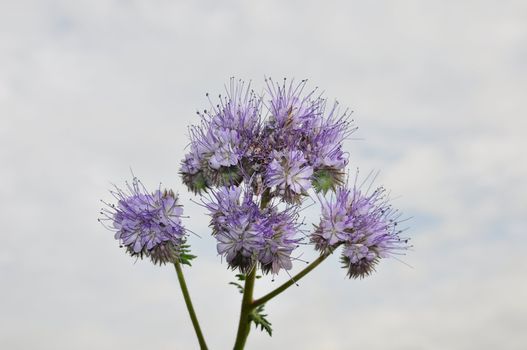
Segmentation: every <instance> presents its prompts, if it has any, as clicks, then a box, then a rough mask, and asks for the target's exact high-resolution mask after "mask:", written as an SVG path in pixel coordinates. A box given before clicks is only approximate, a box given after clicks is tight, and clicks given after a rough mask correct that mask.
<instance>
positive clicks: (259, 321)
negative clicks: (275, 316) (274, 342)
mask: <svg viewBox="0 0 527 350" xmlns="http://www.w3.org/2000/svg"><path fill="white" fill-rule="evenodd" d="M264 305H265V304H262V305H260V306H258V307H257V308H256V309H254V310H253V311H252V312H251V315H250V318H251V320H252V321H253V322H254V324H255V326H256V328H257V329H258V326H260V329H261V330H262V331H264V330H265V331H266V332H267V333H268V334H269V336H272V335H273V329H272V328H271V322H269V321H268V320H267V314H264Z"/></svg>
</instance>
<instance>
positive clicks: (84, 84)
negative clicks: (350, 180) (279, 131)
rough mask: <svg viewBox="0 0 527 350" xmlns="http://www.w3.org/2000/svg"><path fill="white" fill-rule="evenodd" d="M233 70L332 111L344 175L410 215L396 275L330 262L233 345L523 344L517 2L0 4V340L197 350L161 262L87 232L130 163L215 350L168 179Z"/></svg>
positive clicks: (224, 341) (522, 33) (206, 244)
mask: <svg viewBox="0 0 527 350" xmlns="http://www.w3.org/2000/svg"><path fill="white" fill-rule="evenodd" d="M231 76H237V77H240V78H244V79H252V80H253V85H254V87H255V88H256V89H262V88H263V77H264V76H271V77H275V78H276V79H281V78H282V77H294V78H297V79H302V78H309V80H310V82H309V84H310V86H312V87H315V86H320V87H321V88H322V89H324V90H325V92H326V96H327V97H328V98H330V99H333V98H338V100H339V101H340V103H341V104H342V105H344V106H349V107H350V108H351V109H352V110H353V111H354V114H353V115H354V119H355V122H356V125H357V126H359V130H358V132H357V133H355V135H354V139H353V140H351V141H350V142H348V144H347V145H346V147H347V149H348V150H349V152H350V153H351V166H352V167H357V166H359V167H360V168H361V169H362V171H363V172H368V171H370V170H372V169H373V170H381V175H380V176H379V180H378V183H379V184H381V183H382V184H384V185H385V186H386V187H388V188H390V189H391V191H392V194H393V197H394V204H395V205H396V206H397V207H399V208H400V209H401V210H402V211H403V212H404V213H406V214H407V216H411V217H413V219H412V220H411V221H410V230H409V231H408V234H409V235H410V236H411V237H412V239H413V242H412V243H413V245H414V249H413V250H412V251H410V252H408V255H407V256H406V257H404V258H403V261H404V263H401V262H399V261H397V260H394V259H387V260H384V261H382V264H381V265H380V266H379V269H378V273H376V274H375V275H373V276H371V277H369V278H367V279H364V280H351V281H350V280H348V279H346V278H345V271H344V270H342V269H341V268H340V265H339V262H338V259H337V257H332V259H328V261H326V262H325V263H324V264H323V265H322V266H321V267H320V268H319V269H318V270H315V272H313V273H312V274H311V275H309V276H308V277H307V278H306V279H304V280H302V281H301V283H300V287H298V288H291V289H290V290H288V291H287V292H286V293H284V294H283V295H281V296H280V297H279V298H277V299H276V300H274V301H273V302H271V303H270V304H269V305H268V306H267V311H268V313H269V315H270V316H269V318H270V320H271V322H272V323H273V326H274V332H275V333H274V335H273V337H272V338H270V337H268V336H267V334H265V333H261V332H259V331H253V332H252V333H251V336H250V338H249V341H248V348H249V349H269V348H280V349H282V348H284V349H285V348H296V349H375V350H377V349H432V350H433V349H496V348H499V349H524V348H525V344H527V332H525V329H524V328H525V325H526V324H527V301H526V298H525V297H526V295H527V263H526V259H525V253H526V244H527V238H526V236H525V235H526V232H525V227H526V225H527V184H526V179H527V137H526V133H527V107H526V96H527V3H526V2H525V1H520V0H517V1H513V0H509V1H497V0H496V1H491V0H478V1H476V0H473V1H471V0H462V1H448V0H447V1H445V0H441V1H439V0H438V1H417V0H414V1H412V0H400V1H381V0H378V1H377V0H374V1H342V2H337V1H326V2H322V1H259V2H249V1H245V2H241V1H201V2H198V1H169V0H154V1H126V0H120V1H117V0H115V1H93V0H92V1H58V0H57V1H53V0H47V1H37V0H33V1H31V0H28V1H25V0H16V1H15V0H12V1H10V0H2V1H0V209H1V210H0V227H1V230H0V237H1V244H0V296H1V298H0V310H1V311H0V348H2V349H10V350H11V349H12V350H18V349H38V350H40V349H42V350H44V349H53V350H66V349H68V350H70V349H79V350H84V349H101V350H105V349H128V350H134V349H145V348H149V349H162V350H164V349H192V348H196V347H197V342H196V340H195V339H194V334H193V330H192V328H191V324H190V322H189V319H188V315H187V314H186V310H185V306H184V303H183V301H182V297H181V294H180V291H179V289H178V285H177V280H176V276H175V273H174V271H173V269H171V268H170V267H164V268H159V267H154V266H151V265H150V264H149V263H148V262H146V261H145V262H141V261H139V262H136V263H134V260H133V259H131V258H129V257H128V256H126V255H125V254H123V251H122V250H120V249H118V244H117V242H116V241H114V240H113V237H112V234H111V233H110V232H108V231H106V230H104V228H103V227H101V225H100V224H99V223H98V222H97V217H98V211H99V208H100V206H101V204H100V202H99V200H100V199H109V195H108V193H107V189H108V188H109V187H110V183H111V182H115V183H117V184H122V183H123V182H124V180H126V179H129V178H130V167H131V168H133V170H134V172H135V173H136V175H138V176H140V177H141V179H142V180H143V182H144V183H145V184H146V185H147V186H149V187H156V186H157V185H158V184H159V182H162V183H163V184H164V185H165V186H167V187H171V188H173V189H174V190H177V191H179V192H180V193H181V195H182V198H183V199H184V201H185V203H186V212H187V214H189V215H190V218H189V219H188V220H187V221H186V225H187V226H188V227H189V228H191V229H192V230H193V231H195V232H197V233H199V234H200V235H201V237H202V238H201V239H200V238H198V237H192V238H191V243H192V245H193V247H194V252H195V253H197V255H199V258H198V260H197V261H196V262H195V264H194V267H193V268H192V269H186V274H187V282H188V283H189V287H190V289H191V292H192V294H193V295H194V302H195V306H196V308H197V311H198V314H199V317H200V319H201V322H202V327H203V329H204V332H205V335H206V337H207V340H208V342H209V344H210V347H211V348H212V349H228V348H230V347H231V346H232V343H233V339H234V335H235V330H236V322H237V317H238V311H239V301H240V295H239V294H238V293H237V292H236V291H235V289H234V288H232V287H231V286H229V285H227V283H228V282H229V281H231V280H232V273H230V272H229V271H227V268H226V265H225V264H221V263H220V262H221V259H220V257H219V256H217V254H216V251H215V244H214V239H213V238H211V237H210V236H209V231H208V229H207V220H206V218H205V217H204V216H203V211H202V210H201V208H200V207H198V206H197V205H193V204H192V203H190V202H189V201H188V199H189V198H191V196H190V195H188V194H187V193H186V191H185V189H184V188H183V186H182V184H181V182H180V179H179V178H178V175H177V171H178V163H179V160H180V159H181V158H182V156H183V153H184V149H183V148H184V146H185V145H186V143H187V139H186V126H187V125H189V124H191V123H193V122H196V120H197V119H196V115H195V111H196V109H203V108H206V107H208V102H207V100H206V98H205V93H206V92H211V93H212V94H213V95H215V94H217V93H220V92H222V90H223V85H224V83H226V82H227V81H228V79H229V77H231ZM313 210H315V208H313ZM313 215H315V216H316V211H314V212H313ZM312 256H313V254H312V253H309V252H306V254H305V255H304V257H305V258H307V259H310V258H311V257H312ZM408 265H409V266H408ZM301 266H302V265H299V266H297V269H298V268H299V267H301ZM286 278H287V276H280V277H279V278H278V279H277V281H275V282H271V281H270V280H265V281H259V285H258V286H257V290H256V294H257V295H262V294H263V293H265V292H266V291H268V290H270V289H271V288H273V286H276V285H277V284H278V283H280V282H281V281H283V280H285V279H286Z"/></svg>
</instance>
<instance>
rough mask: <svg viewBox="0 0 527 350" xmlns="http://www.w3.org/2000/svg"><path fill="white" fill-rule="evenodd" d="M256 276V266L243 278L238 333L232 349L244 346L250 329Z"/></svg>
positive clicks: (239, 349) (240, 349)
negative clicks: (243, 285)
mask: <svg viewBox="0 0 527 350" xmlns="http://www.w3.org/2000/svg"><path fill="white" fill-rule="evenodd" d="M255 278H256V266H254V267H253V268H252V269H251V272H249V274H248V275H247V276H246V278H245V287H244V289H243V298H242V309H241V312H240V322H239V323H238V333H237V334H236V341H235V343H234V350H242V349H243V348H244V347H245V343H246V341H247V337H248V336H249V332H250V331H251V317H250V316H251V312H252V311H253V309H254V306H253V292H254V280H255Z"/></svg>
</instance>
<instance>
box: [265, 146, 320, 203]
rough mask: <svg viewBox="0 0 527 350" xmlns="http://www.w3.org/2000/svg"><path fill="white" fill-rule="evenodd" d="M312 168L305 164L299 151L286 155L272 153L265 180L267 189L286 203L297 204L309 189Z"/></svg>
mask: <svg viewBox="0 0 527 350" xmlns="http://www.w3.org/2000/svg"><path fill="white" fill-rule="evenodd" d="M312 175H313V168H312V167H311V166H310V165H309V164H308V163H307V161H306V159H305V158H304V155H303V154H302V152H301V151H296V150H295V151H289V152H287V153H286V154H282V153H280V152H275V153H274V159H273V161H272V162H271V163H270V164H269V166H268V167H267V173H266V179H267V185H268V186H269V188H274V187H275V188H276V190H275V191H274V192H275V193H277V194H278V195H279V196H281V197H282V198H284V200H285V201H286V202H288V203H295V202H298V201H299V199H300V196H301V195H305V194H306V192H307V190H309V188H311V176H312Z"/></svg>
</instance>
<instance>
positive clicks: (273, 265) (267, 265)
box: [256, 207, 300, 274]
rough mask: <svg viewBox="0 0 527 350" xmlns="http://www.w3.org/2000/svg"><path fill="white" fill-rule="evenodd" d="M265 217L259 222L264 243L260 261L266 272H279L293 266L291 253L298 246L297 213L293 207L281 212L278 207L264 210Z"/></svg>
mask: <svg viewBox="0 0 527 350" xmlns="http://www.w3.org/2000/svg"><path fill="white" fill-rule="evenodd" d="M263 214H264V215H263V218H261V220H259V222H258V223H257V225H256V226H257V227H258V231H259V232H261V233H262V236H263V238H264V244H263V245H262V247H261V248H260V251H259V253H258V261H259V262H260V266H261V268H262V271H263V272H264V273H268V272H271V273H273V274H277V273H278V272H279V271H280V270H281V269H284V270H290V269H291V268H292V267H293V263H292V260H291V253H292V252H293V250H295V249H296V248H297V247H298V243H299V242H300V239H299V238H297V237H296V236H297V232H298V226H299V225H298V224H297V223H296V218H297V216H298V215H297V214H296V212H295V210H294V208H293V207H291V208H289V209H288V210H284V211H281V212H279V211H278V209H277V208H276V207H271V208H268V209H267V210H265V211H264V212H263Z"/></svg>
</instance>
